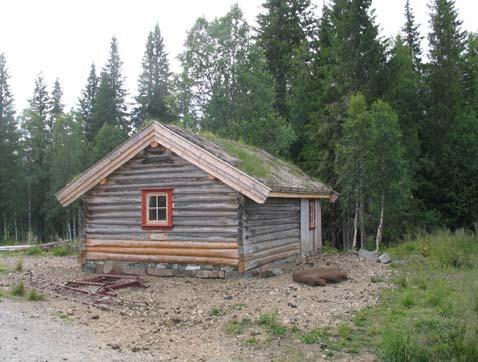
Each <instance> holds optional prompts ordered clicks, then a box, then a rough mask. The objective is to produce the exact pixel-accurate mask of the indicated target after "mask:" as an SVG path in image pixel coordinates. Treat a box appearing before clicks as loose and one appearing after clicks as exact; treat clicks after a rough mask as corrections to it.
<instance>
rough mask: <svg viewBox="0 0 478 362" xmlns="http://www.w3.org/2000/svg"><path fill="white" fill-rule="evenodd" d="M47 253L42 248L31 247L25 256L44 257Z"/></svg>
mask: <svg viewBox="0 0 478 362" xmlns="http://www.w3.org/2000/svg"><path fill="white" fill-rule="evenodd" d="M44 253H45V252H44V251H43V249H42V248H40V247H39V246H38V245H35V246H32V247H29V248H28V249H26V250H25V254H26V255H28V256H34V255H42V254H44Z"/></svg>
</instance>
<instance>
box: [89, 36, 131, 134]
mask: <svg viewBox="0 0 478 362" xmlns="http://www.w3.org/2000/svg"><path fill="white" fill-rule="evenodd" d="M122 64H123V62H122V61H121V59H120V56H119V52H118V41H117V39H116V37H113V38H112V39H111V46H110V55H109V58H108V62H107V63H106V65H105V66H104V67H103V69H102V71H101V75H100V80H99V86H98V94H97V96H96V99H95V104H94V107H93V112H92V113H93V117H92V118H93V122H91V132H92V134H94V135H96V133H97V132H98V131H99V129H100V128H101V127H102V126H103V124H105V123H108V124H110V125H112V126H115V127H118V128H119V129H121V131H122V132H123V133H124V134H125V135H127V134H128V133H129V131H130V130H131V125H130V123H129V120H128V118H127V112H126V111H127V107H126V101H125V98H126V89H125V88H124V78H123V75H122V70H121V68H122Z"/></svg>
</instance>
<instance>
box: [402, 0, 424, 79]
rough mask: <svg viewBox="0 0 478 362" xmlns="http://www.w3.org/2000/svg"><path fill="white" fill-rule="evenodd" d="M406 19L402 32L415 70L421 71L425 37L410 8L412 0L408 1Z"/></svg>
mask: <svg viewBox="0 0 478 362" xmlns="http://www.w3.org/2000/svg"><path fill="white" fill-rule="evenodd" d="M405 19H406V20H405V25H404V26H403V29H402V31H403V33H404V35H405V40H406V43H407V45H408V51H409V52H410V56H411V58H412V59H413V65H414V67H415V70H416V71H419V70H420V69H421V62H422V50H421V45H420V43H421V40H422V39H423V37H422V36H421V35H420V31H419V27H418V24H416V22H415V15H414V14H413V9H412V7H411V6H410V0H407V1H406V3H405Z"/></svg>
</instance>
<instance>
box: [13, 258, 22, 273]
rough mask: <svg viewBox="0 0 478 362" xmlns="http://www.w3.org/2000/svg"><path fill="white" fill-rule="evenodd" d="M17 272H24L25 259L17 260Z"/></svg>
mask: <svg viewBox="0 0 478 362" xmlns="http://www.w3.org/2000/svg"><path fill="white" fill-rule="evenodd" d="M15 271H16V272H18V273H22V272H23V259H22V258H19V259H17V263H16V264H15Z"/></svg>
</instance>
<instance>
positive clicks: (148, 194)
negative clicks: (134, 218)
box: [141, 189, 173, 229]
mask: <svg viewBox="0 0 478 362" xmlns="http://www.w3.org/2000/svg"><path fill="white" fill-rule="evenodd" d="M141 225H142V226H143V227H147V228H158V229H161V228H170V227H172V226H173V190H172V189H143V190H141Z"/></svg>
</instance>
